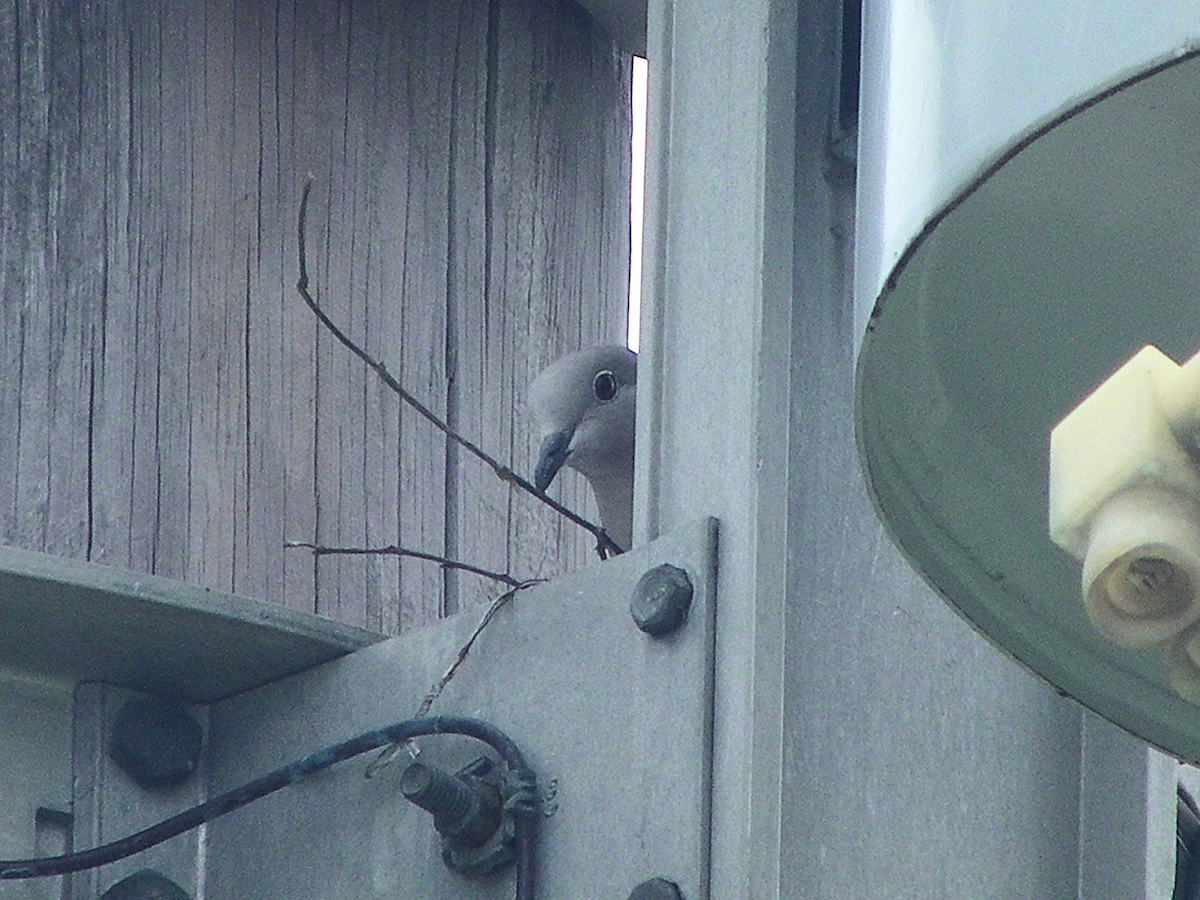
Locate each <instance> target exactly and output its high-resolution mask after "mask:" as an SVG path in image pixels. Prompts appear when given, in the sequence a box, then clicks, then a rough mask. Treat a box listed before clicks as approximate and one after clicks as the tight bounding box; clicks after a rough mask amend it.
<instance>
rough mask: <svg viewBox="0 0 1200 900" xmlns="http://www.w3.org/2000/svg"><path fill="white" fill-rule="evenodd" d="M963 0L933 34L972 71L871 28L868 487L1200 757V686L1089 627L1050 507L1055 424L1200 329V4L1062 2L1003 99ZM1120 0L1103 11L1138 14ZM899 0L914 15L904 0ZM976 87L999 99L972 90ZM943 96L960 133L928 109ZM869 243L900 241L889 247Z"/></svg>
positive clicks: (864, 260)
mask: <svg viewBox="0 0 1200 900" xmlns="http://www.w3.org/2000/svg"><path fill="white" fill-rule="evenodd" d="M950 6H951V5H950V4H948V5H946V6H945V7H942V6H938V5H935V6H934V7H933V8H932V9H931V10H930V11H929V12H928V15H929V16H931V17H933V18H934V19H937V18H938V16H939V15H941V16H943V17H945V18H946V20H947V22H946V23H943V26H944V27H942V28H941V29H940V30H935V32H934V33H933V34H934V36H936V38H937V42H936V43H937V47H938V48H940V51H941V55H946V56H949V57H951V58H954V59H957V60H958V62H957V63H956V66H957V68H953V67H952V68H951V70H950V73H949V75H947V76H946V79H943V80H946V81H948V83H949V84H951V85H955V86H957V87H954V88H953V89H952V88H951V87H946V88H939V85H941V84H942V83H943V80H939V79H933V80H932V81H929V82H925V81H920V80H919V79H916V75H915V74H914V73H915V72H916V71H918V70H920V69H921V65H920V64H919V63H918V62H917V61H916V60H915V59H913V58H911V57H912V56H913V53H914V50H913V48H914V46H915V44H914V42H916V41H917V37H915V36H914V35H913V34H912V33H910V32H909V31H906V30H904V29H900V28H898V27H893V29H892V30H891V31H885V33H884V35H883V36H879V35H876V37H875V40H876V42H877V43H876V44H875V45H874V49H875V57H874V60H873V64H874V65H876V66H882V67H883V72H884V73H885V75H886V77H884V78H883V79H882V80H879V79H876V81H875V82H874V83H871V82H868V83H867V84H866V85H865V96H866V98H867V100H866V102H865V108H866V109H867V110H868V113H867V116H866V118H865V119H864V122H863V135H862V143H863V147H864V154H865V159H864V166H865V168H864V173H863V178H862V181H861V182H860V185H859V187H860V198H861V199H860V208H859V221H860V223H861V231H860V235H862V236H863V244H862V245H861V246H860V253H859V257H858V272H857V275H858V285H859V290H860V297H859V299H860V301H861V304H870V303H873V307H874V308H873V311H872V313H871V317H870V321H869V323H868V324H867V326H866V329H865V337H864V338H863V342H862V352H861V354H860V359H859V369H858V382H857V388H858V406H857V415H858V436H859V442H860V448H861V454H862V460H863V465H864V468H865V470H866V474H867V480H868V486H869V489H870V491H871V493H872V497H873V499H874V501H875V503H876V505H877V507H878V508H879V509H880V510H881V513H882V515H883V517H884V519H885V521H886V522H887V524H888V528H889V531H890V533H891V534H892V536H893V537H894V539H895V540H896V541H897V542H898V543H899V544H900V546H901V547H902V549H903V551H904V553H905V554H906V556H907V557H908V558H909V559H910V560H911V561H912V562H913V564H914V566H915V567H916V568H918V570H919V571H921V572H922V574H923V575H924V576H925V577H926V579H927V580H928V581H929V582H930V583H931V584H933V585H935V586H936V588H937V589H938V590H939V591H940V592H941V593H942V594H943V595H944V596H945V597H946V598H947V599H948V600H949V601H950V602H951V603H953V604H954V605H955V607H956V608H957V609H958V610H959V611H960V612H962V613H963V614H964V615H965V616H966V617H967V618H968V619H969V620H970V621H972V622H973V623H974V624H975V626H976V627H977V628H979V629H980V630H981V631H983V632H984V633H985V634H987V635H988V636H989V637H990V638H991V639H992V640H994V641H996V642H997V643H998V644H999V645H1000V646H1002V647H1004V648H1005V649H1006V650H1007V651H1008V652H1010V653H1012V654H1013V655H1014V656H1016V657H1017V658H1018V659H1020V660H1021V661H1022V662H1023V663H1025V664H1026V665H1028V666H1030V667H1031V668H1032V669H1034V670H1035V671H1036V672H1038V673H1039V674H1041V675H1042V676H1043V677H1045V678H1046V679H1047V680H1049V681H1050V682H1051V683H1053V684H1054V685H1056V686H1057V687H1058V688H1059V689H1060V690H1062V691H1063V692H1065V693H1067V694H1068V695H1070V696H1072V697H1074V698H1076V699H1078V700H1079V701H1080V702H1081V703H1083V704H1084V705H1085V706H1087V707H1088V708H1090V709H1092V710H1094V711H1096V712H1097V713H1099V714H1100V715H1102V716H1105V717H1107V718H1109V719H1111V720H1113V721H1115V722H1117V723H1118V724H1119V725H1121V727H1123V728H1125V729H1127V730H1129V731H1130V732H1132V733H1134V734H1137V735H1139V736H1140V737H1142V738H1143V739H1145V740H1147V741H1150V742H1151V743H1153V744H1155V745H1156V746H1158V747H1160V748H1163V749H1165V750H1167V751H1168V752H1171V753H1173V754H1177V755H1179V756H1182V757H1185V758H1189V759H1197V758H1200V708H1198V707H1196V706H1194V705H1191V704H1189V703H1187V702H1186V701H1184V700H1183V699H1182V698H1181V697H1179V696H1178V695H1177V694H1176V693H1175V692H1174V691H1173V690H1172V688H1171V687H1170V686H1169V684H1168V680H1167V676H1166V673H1165V670H1164V669H1163V667H1162V666H1161V665H1160V663H1159V661H1158V659H1157V658H1156V657H1154V656H1152V655H1149V654H1142V653H1139V652H1136V651H1131V650H1128V649H1124V648H1120V647H1117V646H1115V645H1113V644H1110V643H1109V642H1108V641H1107V640H1105V639H1104V638H1103V637H1102V636H1101V635H1100V634H1099V633H1098V632H1097V631H1096V630H1095V629H1094V628H1093V627H1092V625H1091V623H1090V622H1089V621H1088V620H1087V619H1086V617H1085V615H1084V609H1083V604H1082V601H1081V598H1080V586H1079V578H1080V572H1079V566H1078V564H1077V563H1076V561H1075V560H1073V559H1072V558H1070V557H1069V556H1067V554H1066V553H1064V552H1063V551H1061V550H1059V549H1058V548H1056V547H1055V546H1054V545H1053V544H1051V542H1050V540H1049V537H1048V535H1047V524H1046V519H1047V479H1048V474H1047V472H1048V459H1047V447H1048V441H1049V433H1050V430H1051V428H1052V427H1053V426H1054V424H1055V423H1056V422H1057V421H1058V420H1059V419H1061V418H1062V417H1063V416H1064V415H1065V414H1066V413H1067V412H1069V411H1070V409H1071V408H1072V407H1073V406H1074V405H1075V404H1076V403H1078V402H1079V401H1080V400H1081V399H1082V398H1083V397H1084V396H1086V394H1087V393H1088V392H1090V390H1091V389H1092V388H1093V387H1094V386H1095V385H1096V384H1098V383H1099V382H1100V381H1101V380H1102V379H1103V378H1104V377H1106V376H1107V374H1108V373H1110V372H1112V371H1113V370H1114V369H1115V368H1116V367H1117V366H1118V365H1120V364H1121V363H1122V362H1123V361H1124V360H1125V359H1127V358H1128V357H1129V356H1130V355H1132V353H1133V352H1134V351H1135V350H1137V349H1138V348H1139V347H1141V346H1142V345H1144V344H1146V343H1153V344H1156V345H1158V346H1160V347H1161V348H1162V349H1163V350H1164V351H1165V352H1167V353H1168V354H1170V355H1172V356H1174V357H1175V358H1178V359H1184V358H1186V357H1187V356H1190V355H1191V352H1192V351H1193V350H1194V347H1195V342H1196V340H1197V331H1196V329H1195V328H1193V327H1190V325H1189V324H1188V323H1189V322H1190V321H1192V320H1194V318H1195V312H1196V310H1195V303H1194V299H1193V298H1194V284H1195V283H1196V281H1197V279H1200V265H1198V257H1197V255H1196V253H1195V242H1194V238H1193V234H1194V228H1195V221H1196V214H1197V210H1200V179H1198V178H1197V177H1196V171H1195V166H1194V164H1193V160H1194V159H1195V158H1196V156H1197V153H1198V152H1200V139H1198V138H1197V135H1198V134H1200V118H1198V117H1197V115H1196V112H1195V103H1194V97H1195V95H1196V91H1197V87H1198V85H1200V58H1198V57H1197V56H1196V48H1195V45H1194V41H1193V36H1195V35H1197V34H1200V20H1197V17H1196V12H1195V10H1194V9H1191V8H1188V9H1186V10H1184V9H1172V7H1171V5H1170V4H1168V5H1167V6H1165V7H1163V8H1161V9H1157V10H1156V11H1155V13H1154V14H1153V15H1152V16H1150V17H1148V18H1145V20H1144V21H1143V18H1142V17H1141V16H1140V15H1138V16H1133V15H1132V13H1131V11H1128V10H1126V11H1125V13H1124V14H1125V15H1128V16H1131V18H1130V19H1129V22H1130V25H1129V27H1128V28H1127V29H1123V32H1126V33H1123V34H1122V35H1121V36H1120V37H1114V38H1113V39H1112V40H1111V41H1109V42H1107V43H1104V42H1101V43H1099V44H1098V45H1097V46H1096V47H1093V46H1092V44H1091V43H1089V42H1087V41H1086V40H1085V41H1084V43H1083V44H1080V43H1078V42H1077V39H1086V38H1087V37H1088V29H1087V28H1083V29H1082V30H1081V31H1079V33H1078V34H1076V33H1074V32H1072V31H1071V28H1070V25H1071V22H1072V21H1073V19H1072V17H1071V16H1064V17H1063V18H1062V21H1061V22H1056V23H1054V24H1047V25H1046V26H1045V27H1046V28H1047V29H1049V36H1050V37H1051V38H1052V39H1053V40H1052V42H1051V43H1049V44H1046V43H1045V41H1044V40H1043V39H1042V38H1038V39H1037V40H1033V39H1032V38H1030V39H1029V42H1028V43H1029V46H1028V48H1027V50H1026V51H1025V52H1024V53H1023V54H1016V55H1014V56H1013V57H1012V61H1011V64H1012V66H1013V67H1014V68H1019V69H1021V70H1022V71H1025V73H1026V74H1024V75H1019V74H1014V75H1012V76H1009V77H1008V78H1006V79H1000V81H1001V82H1002V83H1007V81H1009V80H1011V79H1012V78H1017V79H1018V80H1019V79H1022V78H1024V79H1032V80H1033V81H1035V82H1037V84H1038V89H1037V90H1031V91H1030V92H1025V93H1023V92H1020V91H1014V92H1013V96H1012V99H1011V101H1010V102H1008V103H1004V102H1001V98H1000V97H999V96H998V95H994V94H993V93H992V92H993V91H994V90H995V88H994V87H990V86H989V87H986V89H985V88H984V87H982V86H981V85H982V84H983V82H984V81H986V80H987V79H985V78H984V77H983V76H984V73H985V72H986V71H987V70H986V59H987V54H986V53H985V54H983V57H982V58H981V59H975V55H972V54H966V55H964V56H963V57H962V58H961V59H959V39H961V40H962V41H966V40H967V37H966V36H965V35H963V34H960V33H959V32H958V31H956V30H954V27H951V24H953V23H956V24H957V25H962V24H963V23H962V22H958V21H957V20H954V19H953V16H954V15H955V13H952V12H951V10H950V9H949V7H950ZM1119 6H1120V5H1119V4H1118V5H1117V6H1116V7H1114V8H1112V9H1111V10H1110V11H1111V13H1112V14H1113V15H1115V16H1117V17H1118V20H1119V21H1125V20H1124V19H1121V18H1120V16H1121V15H1122V14H1123V13H1122V10H1121V9H1120V8H1118V7H1119ZM891 9H892V16H893V19H894V21H900V20H902V19H903V16H904V15H905V14H906V13H905V10H906V9H907V6H906V4H903V3H900V4H895V5H894V6H893V7H891ZM1039 10H1040V7H1039ZM1168 12H1170V13H1171V14H1168ZM1018 20H1019V21H1020V22H1021V23H1022V24H1018ZM869 21H876V22H877V23H878V21H879V19H878V16H877V17H876V18H875V19H874V20H869ZM947 23H951V24H947ZM1040 23H1042V14H1041V13H1040V12H1039V13H1034V12H1030V13H1029V14H1028V15H1027V16H1024V17H1022V16H1016V17H1014V21H1013V22H1012V23H1010V24H1009V25H1007V26H1005V28H1003V29H999V30H997V29H996V27H991V28H983V27H982V26H979V27H980V28H981V29H982V30H981V32H980V33H981V34H983V35H985V36H988V37H990V38H992V39H994V40H995V41H998V42H999V43H1000V46H1005V41H1007V40H1008V39H1009V38H1011V37H1014V36H1017V35H1021V34H1026V35H1028V34H1029V32H1030V31H1032V30H1036V28H1038V27H1040ZM893 24H894V22H893ZM993 24H994V23H993ZM926 37H927V38H929V39H930V40H932V37H930V36H928V35H927V36H926ZM1168 37H1169V38H1170V39H1169V40H1168ZM889 42H890V43H889ZM885 48H890V54H891V55H890V56H889V55H888V53H889V51H888V50H887V49H885ZM1051 49H1053V50H1054V51H1055V54H1054V55H1053V56H1052V58H1046V54H1047V53H1049V51H1050V50H1051ZM1086 54H1093V57H1094V58H1092V59H1091V60H1090V61H1089V62H1088V63H1087V64H1085V65H1082V66H1081V67H1080V68H1079V70H1078V72H1074V71H1072V72H1066V71H1064V64H1065V63H1067V62H1071V61H1072V60H1074V59H1075V58H1076V56H1079V55H1086ZM1138 54H1141V55H1138ZM1153 54H1157V55H1153ZM933 56H934V57H935V58H938V57H939V54H937V53H935V54H933ZM968 57H969V58H968ZM1101 64H1103V66H1102V67H1101V68H1097V67H1098V66H1100V65H1101ZM976 66H978V67H982V68H978V69H977V68H975V67H976ZM1032 69H1036V70H1037V71H1036V73H1034V72H1033V71H1032ZM887 73H890V74H887ZM1080 73H1082V74H1083V75H1086V77H1087V78H1088V79H1091V80H1090V81H1080V80H1079V78H1080V77H1081V76H1080ZM950 76H953V77H950ZM889 79H891V80H889ZM906 79H908V80H906ZM914 79H915V80H914ZM897 84H901V85H906V86H907V87H908V88H909V89H911V91H913V92H915V94H908V95H904V96H903V97H902V96H900V95H899V94H898V93H897V91H898V88H897V87H896V85H897ZM972 85H976V87H975V88H972V87H971V86H972ZM1010 87H1011V85H1010ZM970 90H976V91H977V92H978V91H982V93H981V94H979V97H978V98H977V99H978V101H979V103H980V104H982V103H983V101H984V100H987V99H988V98H991V101H990V106H988V105H987V104H984V105H983V106H979V107H978V109H977V106H976V105H972V104H969V103H967V102H966V101H965V100H964V99H963V97H962V93H963V92H966V91H970ZM1046 91H1050V93H1048V94H1047V93H1046ZM900 94H903V92H902V91H901V92H900ZM972 96H973V95H972ZM914 97H916V98H919V100H920V103H919V104H918V106H920V107H921V109H924V108H925V106H928V107H930V108H931V111H928V112H924V113H921V114H920V115H917V114H916V113H913V115H914V116H915V117H916V119H917V120H919V121H921V122H924V124H925V125H926V126H928V128H927V132H922V134H920V135H917V134H915V133H909V132H906V131H904V129H905V128H908V127H909V124H907V123H906V117H907V115H908V114H907V113H906V110H908V109H909V106H911V105H912V104H913V103H914V102H916V101H915V100H914ZM1031 97H1032V98H1035V99H1036V102H1034V101H1033V100H1031V99H1030V98H1031ZM1037 98H1040V99H1037ZM906 104H907V105H906ZM885 107H886V109H887V110H888V113H887V118H888V121H887V122H886V123H885V122H884V121H883V117H884V113H883V109H884V108H885ZM985 108H987V109H993V108H994V113H993V116H994V119H995V123H993V125H992V126H991V128H992V130H991V131H988V130H987V129H983V130H982V131H981V132H980V133H981V134H985V135H990V137H989V144H988V145H987V146H986V147H985V146H983V145H981V144H979V143H978V138H970V139H967V138H965V137H964V139H963V141H962V142H961V146H959V145H958V144H956V145H955V146H956V149H955V150H954V151H953V152H951V151H949V150H947V151H945V152H944V153H941V154H940V155H939V153H934V152H933V151H931V150H929V149H928V147H924V148H923V145H921V142H922V141H924V142H926V143H928V142H930V141H934V142H936V141H941V140H943V137H945V138H946V139H947V140H949V139H950V137H951V136H952V135H954V134H956V133H957V129H958V128H959V127H960V126H959V124H958V123H959V122H960V120H961V122H963V123H966V122H969V121H972V119H971V116H972V115H977V116H983V115H984V114H983V112H982V111H981V110H982V109H985ZM939 110H940V112H939ZM962 110H968V111H974V112H971V115H968V113H967V112H963V111H962ZM1052 114H1053V116H1055V117H1054V118H1048V117H1050V116H1051V115H1052ZM939 115H941V116H944V118H945V122H944V126H945V128H944V131H945V135H943V133H942V132H939V131H938V129H937V128H935V127H933V124H931V119H930V118H929V117H933V118H934V119H936V118H937V117H938V116H939ZM996 123H999V124H996ZM950 143H955V142H954V141H953V140H951V141H950ZM972 148H974V149H972ZM872 154H875V155H877V156H878V157H879V158H878V159H873V158H872ZM918 172H919V173H923V174H921V177H922V178H923V177H926V176H929V178H933V177H934V176H936V184H937V186H936V188H933V187H930V188H929V189H928V190H927V189H926V188H924V187H922V186H921V185H922V184H924V183H925V182H921V178H918V175H917V174H916V173H918ZM971 179H976V180H971ZM926 181H928V184H929V185H932V184H934V181H929V180H928V178H927V179H926ZM901 195H903V197H904V199H903V200H902V201H901V200H899V199H896V198H898V197H900V196H901ZM914 198H915V199H914ZM945 204H949V205H945ZM918 209H919V213H918V212H917V211H916V210H918ZM927 222H928V227H927V228H926V230H925V231H924V232H923V233H921V234H920V235H919V236H918V235H917V234H916V230H917V229H920V228H921V227H923V226H926V223H927ZM879 229H882V232H880V231H879ZM880 234H883V237H882V238H880ZM879 240H882V244H879V243H878V241H879ZM872 242H876V244H874V245H873V244H872ZM910 242H911V243H910ZM872 246H874V247H875V250H878V249H879V247H881V246H886V247H887V249H886V251H885V252H884V253H883V256H873V255H872V254H873V253H874V252H875V250H873V249H872ZM901 251H903V252H904V256H903V258H902V260H901V262H900V263H899V265H898V266H897V267H896V268H894V269H892V268H891V263H894V262H895V261H896V255H897V254H899V253H900V252H901ZM880 266H882V268H880ZM885 277H886V279H887V280H886V283H883V284H882V287H880V285H881V282H882V281H883V279H884V278H885ZM876 289H878V290H879V293H878V294H877V295H876V296H873V297H870V298H869V299H868V294H869V293H870V292H872V291H874V290H876ZM860 312H861V309H860Z"/></svg>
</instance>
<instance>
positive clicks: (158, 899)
mask: <svg viewBox="0 0 1200 900" xmlns="http://www.w3.org/2000/svg"><path fill="white" fill-rule="evenodd" d="M100 900H192V898H191V896H190V895H189V894H188V892H187V891H185V890H184V889H183V888H181V887H180V886H179V885H177V884H176V883H175V882H173V881H172V880H171V879H170V878H167V877H166V876H165V875H160V874H158V872H155V871H154V870H153V869H142V870H141V871H140V872H135V873H133V874H132V875H130V876H129V877H128V878H122V879H121V880H120V881H118V882H117V883H116V884H114V885H113V886H112V887H110V888H109V889H108V890H107V891H105V892H104V893H103V894H102V895H101V896H100Z"/></svg>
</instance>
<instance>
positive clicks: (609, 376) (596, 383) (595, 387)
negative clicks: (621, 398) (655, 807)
mask: <svg viewBox="0 0 1200 900" xmlns="http://www.w3.org/2000/svg"><path fill="white" fill-rule="evenodd" d="M592 393H593V394H595V395H596V399H597V400H599V401H600V402H601V403H607V402H608V401H610V400H611V399H612V398H613V397H615V396H617V376H616V375H614V374H613V373H612V372H609V371H607V370H606V371H604V372H597V373H596V377H595V378H594V379H592Z"/></svg>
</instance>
